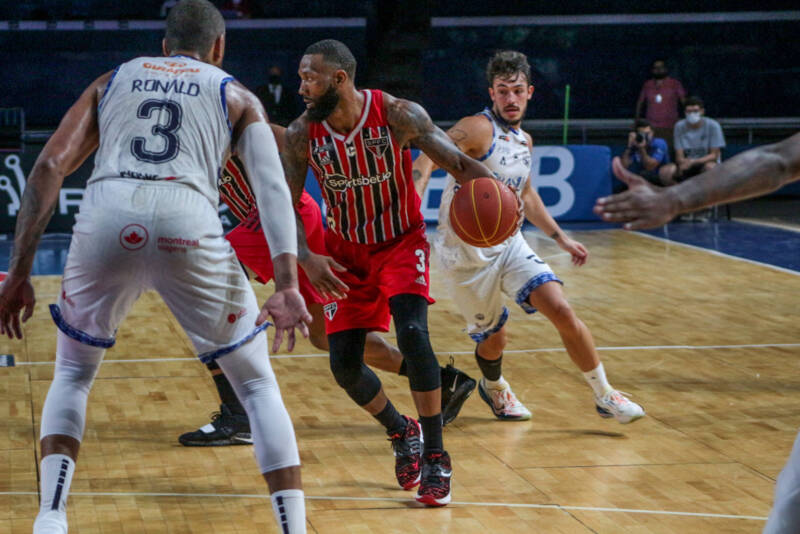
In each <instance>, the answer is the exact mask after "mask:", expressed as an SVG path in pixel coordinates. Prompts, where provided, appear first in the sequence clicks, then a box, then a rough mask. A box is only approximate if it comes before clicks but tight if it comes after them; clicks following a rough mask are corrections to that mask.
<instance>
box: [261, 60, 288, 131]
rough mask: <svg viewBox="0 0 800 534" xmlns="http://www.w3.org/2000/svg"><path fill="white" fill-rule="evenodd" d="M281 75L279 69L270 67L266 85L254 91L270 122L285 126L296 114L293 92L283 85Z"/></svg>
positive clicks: (275, 66) (274, 66) (273, 66)
mask: <svg viewBox="0 0 800 534" xmlns="http://www.w3.org/2000/svg"><path fill="white" fill-rule="evenodd" d="M281 74H282V72H281V68H280V67H279V66H277V65H272V66H271V67H270V68H269V71H268V73H267V83H266V84H264V85H261V86H259V87H258V88H257V89H256V95H257V96H258V98H259V100H261V103H262V104H263V105H264V109H266V110H267V115H269V120H270V122H272V123H274V124H279V125H281V126H286V125H287V124H289V122H290V121H292V120H293V119H294V118H295V117H297V115H298V113H297V108H296V106H295V100H294V92H293V91H292V90H288V89H287V87H286V86H285V85H284V84H283V80H282V78H281Z"/></svg>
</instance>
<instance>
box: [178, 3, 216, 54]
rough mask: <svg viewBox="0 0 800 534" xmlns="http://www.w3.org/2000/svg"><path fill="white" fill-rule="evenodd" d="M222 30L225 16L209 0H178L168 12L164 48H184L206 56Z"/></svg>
mask: <svg viewBox="0 0 800 534" xmlns="http://www.w3.org/2000/svg"><path fill="white" fill-rule="evenodd" d="M223 33H225V19H223V18H222V14H221V13H220V12H219V10H218V9H217V8H216V7H214V4H212V3H211V2H209V1H208V0H181V1H180V2H178V5H176V6H175V7H173V8H172V9H171V10H170V12H169V15H168V16H167V33H166V35H165V37H164V40H165V44H166V47H167V50H169V51H175V50H186V51H191V52H197V53H198V54H200V56H205V55H207V54H208V52H209V51H210V50H211V47H212V46H214V41H216V39H217V38H218V37H219V36H220V35H222V34H223Z"/></svg>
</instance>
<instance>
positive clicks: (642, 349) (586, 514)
mask: <svg viewBox="0 0 800 534" xmlns="http://www.w3.org/2000/svg"><path fill="white" fill-rule="evenodd" d="M574 235H575V236H576V237H577V238H578V239H580V240H581V241H583V242H584V244H586V245H587V246H588V247H589V249H590V252H591V258H590V261H589V263H588V265H586V266H585V267H582V268H580V269H579V268H574V267H572V266H570V264H569V261H568V259H569V258H568V257H566V256H564V255H562V254H560V252H561V251H560V250H559V249H558V248H557V247H556V246H555V244H554V243H553V242H551V241H549V240H546V239H544V238H539V237H536V235H535V234H530V235H529V236H528V238H529V239H530V240H532V241H533V242H534V243H533V244H534V248H535V249H536V250H537V251H538V252H539V254H540V255H541V256H543V257H545V258H547V259H548V261H549V263H550V264H551V266H552V267H553V269H554V270H555V271H556V272H557V273H558V274H559V275H560V276H561V277H562V278H563V279H564V281H565V282H566V284H567V286H566V291H567V294H568V296H569V298H570V301H571V303H572V305H573V306H574V308H575V309H576V310H577V312H578V314H579V316H580V317H582V318H583V320H584V321H585V322H586V323H587V324H588V325H589V327H590V329H591V330H592V332H593V333H594V336H595V339H596V342H597V345H598V346H599V347H601V349H602V352H601V357H602V359H603V361H604V363H605V366H606V369H607V371H608V374H609V378H610V380H611V383H612V384H613V385H615V386H616V387H617V388H619V389H621V390H623V391H626V392H629V393H630V394H631V395H632V396H633V398H634V399H635V400H636V401H638V402H640V403H641V404H642V405H643V406H644V407H645V409H646V410H647V415H648V416H647V417H646V418H644V419H642V420H640V421H638V422H636V423H635V424H633V425H627V426H626V425H620V424H617V423H616V422H615V421H608V420H602V419H600V418H599V417H597V415H596V414H595V413H594V409H593V404H592V396H591V394H590V390H589V388H588V386H586V385H585V383H584V381H583V378H582V377H581V376H580V374H579V372H578V370H577V369H576V368H575V367H573V365H572V364H571V362H570V360H569V358H568V356H567V355H566V353H565V352H564V351H563V349H562V348H561V343H560V341H559V338H558V336H557V334H556V332H555V330H554V329H553V328H552V326H551V325H550V324H549V323H548V322H547V320H546V319H545V318H543V317H540V316H538V315H537V316H533V317H530V316H526V315H525V314H524V313H522V311H521V310H519V309H518V308H516V307H512V311H511V319H510V321H509V330H510V333H511V335H510V344H509V347H508V351H507V353H506V357H505V360H504V361H505V362H506V363H505V366H504V371H505V375H506V377H507V378H508V379H509V381H510V383H511V384H512V386H513V388H514V390H515V392H516V393H517V395H518V397H519V398H520V399H521V400H522V401H523V402H525V403H526V404H527V406H528V407H529V408H530V409H531V410H532V411H533V414H534V417H533V419H532V420H531V421H528V422H516V423H509V422H500V421H497V420H495V419H494V418H493V416H492V415H491V414H490V412H489V410H488V408H487V406H486V405H484V404H483V402H482V401H481V400H480V399H479V398H478V395H477V394H475V395H473V397H472V398H470V399H469V401H468V402H467V403H466V405H465V406H464V409H463V411H462V413H461V415H460V416H459V418H458V419H457V420H456V421H455V422H454V423H452V424H451V425H450V426H448V427H447V428H446V429H445V445H446V447H447V448H448V449H449V451H450V453H451V455H452V457H453V461H454V483H453V503H452V504H451V505H450V506H448V507H446V508H443V509H435V510H433V509H424V508H421V507H419V506H418V505H417V504H416V503H414V502H413V498H412V495H411V494H410V493H406V492H403V491H402V490H400V489H399V488H397V487H396V485H395V482H394V476H393V469H392V466H393V458H392V455H391V449H390V446H389V443H388V442H387V441H386V440H385V437H384V436H383V435H382V433H381V432H380V430H379V427H378V426H377V424H376V423H375V422H374V421H373V420H372V419H371V418H370V417H369V416H367V415H366V414H365V413H363V412H362V411H361V410H360V409H359V408H358V407H356V406H355V405H354V404H353V403H352V402H351V401H350V400H349V399H348V398H347V397H346V395H345V393H344V392H343V391H341V390H340V389H339V388H338V386H336V384H335V383H334V381H333V379H332V377H331V375H330V371H329V370H328V361H327V358H326V357H325V356H324V355H320V354H319V353H318V351H316V350H314V349H313V348H312V347H311V346H310V345H309V344H308V343H307V342H305V341H303V342H302V343H301V344H300V346H299V347H298V348H297V349H296V350H295V353H294V355H291V356H290V355H286V354H283V353H282V354H279V355H276V356H275V357H274V358H273V360H272V364H273V366H274V368H275V371H276V373H277V376H278V378H279V381H280V384H281V389H282V392H283V398H284V400H285V401H286V403H287V406H288V408H289V412H290V413H291V415H292V418H293V420H294V424H295V429H296V432H297V437H298V440H299V446H300V451H301V457H302V461H303V466H304V470H303V478H304V483H305V491H306V496H307V510H308V528H309V532H314V533H318V534H335V533H353V534H356V533H358V534H361V533H373V532H386V533H411V532H413V533H418V532H419V533H422V532H425V533H439V532H447V533H458V534H461V533H465V534H469V533H478V532H481V533H483V532H489V533H509V534H510V533H531V532H559V533H586V532H603V533H605V532H608V533H617V532H625V533H643V532H679V533H682V534H685V533H707V532H708V533H711V532H713V533H720V532H760V531H761V528H763V525H764V518H765V517H766V515H767V513H768V511H769V508H770V505H771V501H772V491H773V486H774V482H775V477H776V476H777V474H778V472H779V471H780V469H781V467H782V465H783V463H784V462H785V460H786V458H787V456H788V453H789V450H790V448H791V444H792V441H793V439H794V436H795V434H796V432H797V429H798V427H800V327H799V326H798V325H800V306H798V302H800V298H798V297H800V276H797V275H795V274H790V273H787V272H781V271H778V270H774V269H771V268H768V267H764V266H759V265H755V264H752V263H747V262H744V261H738V260H734V259H731V258H728V257H721V256H718V255H713V254H710V253H708V252H705V251H701V250H697V249H691V248H687V247H684V246H681V245H676V244H668V243H665V242H662V241H658V240H654V239H652V238H648V237H645V236H642V235H639V234H627V233H624V232H622V231H594V232H575V233H574ZM442 276H443V274H442V273H441V272H438V271H436V270H435V269H434V271H433V273H432V280H433V288H432V289H433V295H434V296H435V297H436V299H437V300H438V302H437V304H436V305H435V306H433V307H432V308H431V310H430V331H431V336H432V340H433V345H434V348H435V349H436V351H437V354H438V356H439V359H440V361H441V362H445V361H447V359H448V358H449V357H450V355H453V356H454V357H455V361H456V364H457V366H459V367H461V368H462V369H464V370H466V371H468V372H470V373H471V374H473V376H475V375H477V372H478V371H477V367H476V365H475V363H474V360H473V358H472V355H471V354H472V351H473V349H474V345H473V343H472V342H471V341H470V339H469V338H468V337H467V336H466V335H465V334H464V333H463V332H462V327H463V324H462V320H461V319H460V318H459V316H458V315H457V312H456V310H455V308H454V305H453V303H452V301H451V300H450V299H449V298H448V295H447V293H446V292H445V291H444V290H443V288H442V286H441V284H440V280H441V279H442ZM58 284H59V280H58V277H39V278H37V279H35V285H36V287H37V290H38V292H39V294H38V297H39V304H38V309H37V311H36V314H35V316H34V318H33V319H32V320H31V321H30V322H29V323H28V324H27V326H26V329H25V334H26V338H25V340H24V341H21V342H9V341H8V340H3V341H0V352H1V353H13V354H14V355H16V357H17V360H18V366H17V367H14V368H0V418H2V419H1V420H2V423H3V424H2V426H0V451H2V454H0V532H2V533H13V534H16V533H29V532H30V531H31V525H32V522H33V518H34V516H35V514H36V511H37V502H38V496H37V489H38V484H37V464H38V460H39V458H38V446H37V443H38V432H39V417H40V413H41V409H42V403H43V401H44V397H45V394H46V391H47V388H48V386H49V382H50V379H51V377H52V371H53V366H52V360H53V358H54V347H55V327H54V326H53V324H52V322H51V321H50V319H49V314H48V313H47V308H46V305H47V304H48V303H50V302H52V301H53V300H54V299H55V296H56V294H57V291H58ZM257 290H258V292H259V294H260V295H262V296H263V295H264V294H265V289H264V288H263V287H258V288H257ZM388 337H389V338H391V339H393V336H392V335H391V334H389V335H388ZM380 376H381V379H382V380H383V381H384V384H385V387H386V389H387V392H388V393H389V395H390V397H391V398H392V399H393V400H394V402H395V404H396V405H398V407H399V408H401V409H402V410H403V411H405V412H407V413H413V412H412V404H411V400H410V396H409V394H408V391H407V383H406V381H405V380H404V379H401V378H400V377H397V376H390V375H388V374H385V373H382V374H381V375H380ZM217 402H218V401H217V397H216V394H215V390H214V388H213V384H212V381H211V380H210V379H209V378H208V377H207V373H206V371H205V369H204V367H203V366H202V365H201V364H200V363H198V362H197V361H195V360H193V359H192V351H191V348H190V345H189V342H188V340H187V339H186V338H185V336H184V335H183V333H182V332H181V330H180V328H179V327H178V324H177V322H176V321H175V319H174V318H173V317H172V316H171V315H170V314H169V312H168V311H167V309H166V306H165V305H164V304H163V303H162V301H161V300H160V298H159V297H158V296H157V295H155V294H153V293H148V294H146V295H145V296H144V297H143V298H142V299H141V300H140V301H139V302H138V304H137V305H136V307H135V308H134V310H133V312H132V314H131V315H130V317H129V318H128V320H127V321H126V322H125V323H124V324H123V325H122V327H121V328H120V331H119V334H118V342H117V345H116V346H115V347H114V349H112V350H110V351H109V352H108V353H107V355H106V362H105V363H104V365H103V367H102V368H101V370H100V373H99V375H98V378H97V380H96V382H95V385H94V389H93V391H92V394H91V396H90V399H89V410H88V424H87V431H86V436H85V439H84V445H83V448H82V450H81V455H80V458H79V461H78V468H77V472H76V474H75V478H74V481H73V483H72V491H71V494H70V497H69V506H68V509H69V519H70V532H76V533H81V534H90V533H92V534H93V533H101V532H102V533H161V532H169V533H194V532H197V533H208V532H214V533H255V532H277V530H276V528H275V526H274V523H273V519H272V513H271V510H270V505H269V501H268V500H267V499H266V498H265V496H266V491H265V486H264V484H263V481H262V479H261V477H260V476H259V475H258V473H257V467H256V464H255V460H254V459H253V457H252V452H251V450H250V447H248V446H241V447H228V448H205V449H203V448H184V447H181V446H180V445H179V444H178V442H177V436H178V435H179V434H180V433H182V432H184V431H186V430H191V429H194V428H197V427H199V426H201V425H203V424H205V423H206V422H207V421H208V415H209V413H210V412H212V411H214V410H215V409H216V408H217V406H216V405H217Z"/></svg>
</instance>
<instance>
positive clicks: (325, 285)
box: [301, 252, 350, 300]
mask: <svg viewBox="0 0 800 534" xmlns="http://www.w3.org/2000/svg"><path fill="white" fill-rule="evenodd" d="M301 267H302V268H303V271H305V273H306V276H308V279H309V281H311V285H313V286H314V289H316V290H317V292H318V293H319V294H320V296H321V297H322V298H324V299H326V300H341V299H343V298H346V297H347V292H348V291H350V288H349V287H347V284H345V283H344V282H342V281H341V280H340V279H339V277H338V276H336V274H335V273H334V272H333V271H334V270H336V271H339V272H345V271H347V268H345V267H343V266H341V265H339V264H338V263H336V260H334V259H333V258H331V257H330V256H324V255H322V254H315V253H313V252H310V253H309V255H308V257H307V258H306V259H305V260H303V262H302V265H301Z"/></svg>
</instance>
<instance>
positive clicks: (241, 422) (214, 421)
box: [178, 404, 253, 447]
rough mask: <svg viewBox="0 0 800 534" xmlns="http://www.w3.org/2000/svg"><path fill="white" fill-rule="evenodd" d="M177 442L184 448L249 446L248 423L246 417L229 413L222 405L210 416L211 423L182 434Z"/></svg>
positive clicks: (251, 440)
mask: <svg viewBox="0 0 800 534" xmlns="http://www.w3.org/2000/svg"><path fill="white" fill-rule="evenodd" d="M178 441H180V442H181V445H183V446H185V447H223V446H225V445H251V444H252V443H253V438H252V436H251V435H250V421H249V420H248V419H247V415H239V414H234V413H231V411H230V410H229V409H228V407H227V406H225V405H224V404H220V405H219V411H218V412H214V413H213V414H212V415H211V422H210V423H209V424H207V425H205V426H204V427H202V428H199V429H197V430H194V431H192V432H186V433H185V434H182V435H181V436H180V437H179V438H178Z"/></svg>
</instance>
